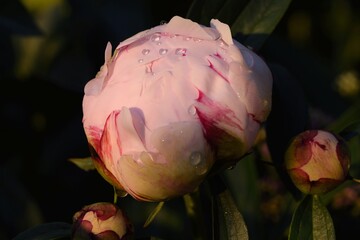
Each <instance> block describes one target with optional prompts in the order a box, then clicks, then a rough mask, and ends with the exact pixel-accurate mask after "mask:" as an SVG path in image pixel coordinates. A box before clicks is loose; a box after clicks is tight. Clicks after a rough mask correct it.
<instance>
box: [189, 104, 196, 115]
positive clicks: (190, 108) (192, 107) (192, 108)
mask: <svg viewBox="0 0 360 240" xmlns="http://www.w3.org/2000/svg"><path fill="white" fill-rule="evenodd" d="M188 112H189V114H190V115H195V114H196V108H195V107H194V106H193V105H192V106H190V107H189V110H188Z"/></svg>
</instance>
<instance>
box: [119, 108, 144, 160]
mask: <svg viewBox="0 0 360 240" xmlns="http://www.w3.org/2000/svg"><path fill="white" fill-rule="evenodd" d="M134 116H135V117H136V118H137V117H138V115H134ZM135 122H137V124H138V122H139V120H136V121H135ZM116 123H117V127H118V128H117V129H115V131H117V132H118V134H119V135H120V138H121V139H123V141H121V150H122V154H123V155H124V154H132V153H139V152H142V151H145V147H144V143H143V142H142V140H141V137H140V136H139V134H138V132H137V131H136V129H135V126H134V121H133V115H132V114H131V112H130V110H129V108H127V107H123V108H122V109H121V111H120V115H119V117H118V118H117V119H116Z"/></svg>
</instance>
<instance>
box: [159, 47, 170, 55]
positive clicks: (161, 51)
mask: <svg viewBox="0 0 360 240" xmlns="http://www.w3.org/2000/svg"><path fill="white" fill-rule="evenodd" d="M167 52H168V50H167V49H165V48H161V49H160V50H159V54H160V55H164V54H166V53H167Z"/></svg>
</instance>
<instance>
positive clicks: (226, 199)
mask: <svg viewBox="0 0 360 240" xmlns="http://www.w3.org/2000/svg"><path fill="white" fill-rule="evenodd" d="M216 200H217V203H218V208H219V210H220V211H219V213H221V212H222V213H223V214H224V215H223V216H224V220H225V227H226V232H227V237H228V239H230V240H247V239H249V236H248V230H247V227H246V224H245V221H244V218H243V216H242V215H241V213H240V211H239V210H238V209H237V206H236V204H235V202H234V199H233V197H232V196H231V193H230V191H229V190H225V191H224V192H222V193H220V194H218V195H217V196H216Z"/></svg>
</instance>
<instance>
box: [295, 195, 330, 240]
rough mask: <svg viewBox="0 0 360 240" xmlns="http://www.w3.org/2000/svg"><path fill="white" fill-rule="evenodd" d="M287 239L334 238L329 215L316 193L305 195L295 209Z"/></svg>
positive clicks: (315, 239)
mask: <svg viewBox="0 0 360 240" xmlns="http://www.w3.org/2000/svg"><path fill="white" fill-rule="evenodd" d="M288 239H289V240H313V239H314V240H317V239H321V240H335V230H334V225H333V222H332V219H331V216H330V214H329V212H328V210H327V209H326V207H325V206H324V205H323V203H322V202H321V201H320V199H319V197H318V196H317V195H307V196H305V198H303V199H302V201H301V202H300V203H299V205H298V207H297V208H296V209H295V212H294V214H293V218H292V221H291V226H290V233H289V238H288Z"/></svg>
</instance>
